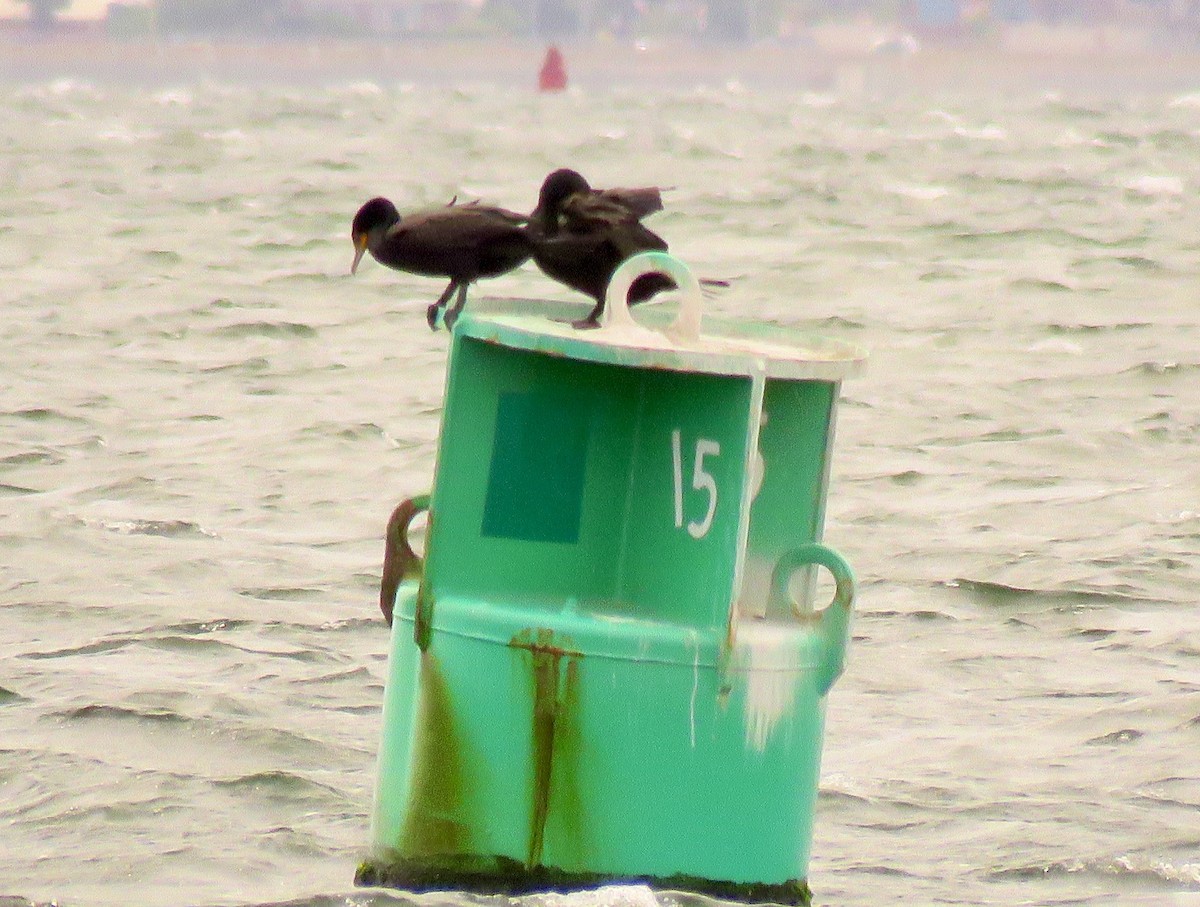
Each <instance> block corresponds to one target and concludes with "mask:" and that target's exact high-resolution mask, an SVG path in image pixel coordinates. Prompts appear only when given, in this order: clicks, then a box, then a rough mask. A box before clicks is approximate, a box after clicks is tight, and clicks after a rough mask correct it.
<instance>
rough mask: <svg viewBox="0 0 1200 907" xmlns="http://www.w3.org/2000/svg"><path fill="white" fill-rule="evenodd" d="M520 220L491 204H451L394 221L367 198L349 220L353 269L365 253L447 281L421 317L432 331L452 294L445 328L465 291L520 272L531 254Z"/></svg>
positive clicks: (381, 202) (390, 211) (387, 209)
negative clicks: (479, 282) (478, 282)
mask: <svg viewBox="0 0 1200 907" xmlns="http://www.w3.org/2000/svg"><path fill="white" fill-rule="evenodd" d="M527 221H528V218H526V217H525V216H524V215H521V214H517V213H516V212H514V211H508V210H505V209H504V208H497V207H494V206H492V205H481V204H477V203H471V204H467V205H458V204H455V203H454V202H453V201H452V202H451V203H450V204H449V205H445V206H444V207H441V208H431V209H428V210H424V211H417V212H414V213H412V214H408V215H406V216H405V217H403V218H401V217H400V212H399V211H397V210H396V206H395V205H393V204H392V203H391V202H390V201H388V200H387V199H386V198H373V199H371V200H370V201H369V202H367V203H366V204H365V205H363V206H362V207H361V208H359V209H358V213H357V214H355V215H354V223H353V224H352V225H351V227H350V238H351V240H352V241H353V242H354V262H353V264H351V265H350V273H351V274H353V273H354V272H355V271H357V270H358V263H359V262H360V261H361V260H362V257H363V254H364V253H366V252H370V253H371V257H372V258H374V259H375V260H376V261H377V262H379V263H380V264H381V265H387V266H388V267H389V268H395V269H396V270H398V271H407V272H409V273H410V274H420V275H423V276H425V277H448V278H449V279H450V285H449V286H447V287H446V291H445V292H444V293H442V295H441V296H439V297H438V300H437V302H435V303H434V304H433V305H431V306H430V307H429V308H428V310H427V311H426V313H425V317H426V320H427V321H428V322H429V327H430V328H432V329H436V328H437V318H438V314H439V313H440V312H441V311H442V310H443V309H445V307H446V303H447V302H449V300H450V297H451V296H453V295H454V293H455V292H456V291H457V293H458V298H457V299H456V300H455V302H454V306H453V307H452V308H450V309H449V310H448V311H446V313H445V318H444V319H443V321H444V324H445V325H446V328H447V329H452V328H453V327H454V322H455V321H456V320H457V319H458V316H459V313H461V312H462V309H463V306H464V305H466V302H467V287H468V286H469V285H470V284H472V283H473V282H475V281H476V280H479V279H481V278H485V277H498V276H500V275H501V274H506V273H508V272H509V271H511V270H513V269H514V268H517V267H520V266H521V265H522V264H524V263H525V262H526V261H528V260H529V257H530V256H531V255H532V254H533V242H532V239H531V237H530V235H529V234H528V232H527V231H526V229H525V224H526V222H527Z"/></svg>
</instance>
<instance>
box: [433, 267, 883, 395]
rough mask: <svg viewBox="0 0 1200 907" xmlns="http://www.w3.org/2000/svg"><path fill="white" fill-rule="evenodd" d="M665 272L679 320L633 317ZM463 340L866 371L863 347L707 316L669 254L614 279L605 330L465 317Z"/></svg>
mask: <svg viewBox="0 0 1200 907" xmlns="http://www.w3.org/2000/svg"><path fill="white" fill-rule="evenodd" d="M651 272H661V273H665V274H667V275H668V276H670V277H672V278H673V279H674V280H675V282H676V283H677V284H678V285H679V287H680V289H681V292H682V301H681V304H680V308H679V313H678V315H677V316H676V317H675V318H674V320H670V321H669V322H668V319H669V315H668V314H667V313H665V312H662V311H652V312H646V313H644V314H639V316H638V321H634V319H633V318H632V317H631V316H630V314H629V307H628V305H627V303H626V302H625V292H626V291H627V290H628V287H629V285H630V284H631V283H632V282H633V281H634V280H635V279H636V278H637V277H638V276H640V275H642V274H646V273H651ZM456 333H460V334H463V335H465V336H468V337H473V338H476V339H479V340H484V341H487V342H490V343H499V344H501V345H503V346H508V347H512V348H514V349H524V350H530V351H532V352H540V353H545V354H546V355H551V356H563V357H567V358H571V359H579V360H582V361H587V362H599V363H607V364H611V365H625V366H631V367H640V368H655V369H663V370H666V371H678V372H700V373H708V374H717V375H747V376H752V375H757V374H762V375H763V376H764V377H773V378H784V379H795V380H805V379H807V380H818V381H840V380H842V379H844V378H848V377H853V376H855V375H857V374H860V373H861V372H862V369H863V366H864V365H865V363H866V358H867V354H866V351H865V350H863V349H862V348H860V347H858V346H856V345H854V344H851V343H847V342H845V341H842V340H836V339H832V338H828V337H821V336H818V335H816V334H812V333H809V332H804V331H797V330H794V329H792V328H787V327H782V326H779V325H772V324H761V323H753V322H746V321H735V320H732V319H715V318H703V319H702V317H701V293H700V288H699V285H698V284H697V282H696V280H695V278H694V277H693V276H692V274H691V271H690V270H689V269H688V268H687V266H686V265H685V264H683V262H681V261H680V260H679V259H677V258H675V257H673V256H671V255H669V254H667V253H665V252H645V253H642V254H640V255H635V256H633V257H632V258H630V259H629V260H627V261H626V262H625V263H624V264H622V265H621V267H620V268H618V269H617V272H616V273H615V274H614V275H613V278H612V281H611V283H610V285H609V292H608V298H607V299H606V301H605V310H604V315H603V317H602V321H601V326H600V328H598V329H595V330H579V329H577V328H575V327H573V326H572V325H570V324H567V323H563V322H560V321H554V320H551V319H549V318H546V317H545V316H543V315H540V314H529V313H514V312H506V313H483V312H477V313H475V314H473V315H470V316H469V317H468V316H464V317H463V318H462V320H461V321H460V322H459V323H458V325H457V327H456Z"/></svg>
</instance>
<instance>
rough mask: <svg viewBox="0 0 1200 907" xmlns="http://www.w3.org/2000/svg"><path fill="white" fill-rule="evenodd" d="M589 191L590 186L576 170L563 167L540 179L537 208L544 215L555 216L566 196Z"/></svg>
mask: <svg viewBox="0 0 1200 907" xmlns="http://www.w3.org/2000/svg"><path fill="white" fill-rule="evenodd" d="M591 191H592V187H591V186H589V185H588V181H587V180H585V179H584V178H583V177H582V176H581V175H580V174H579V172H578V171H576V170H571V169H570V168H569V167H563V168H561V169H559V170H555V171H554V172H553V173H551V174H550V175H549V176H547V177H546V178H545V179H544V180H542V188H541V190H540V191H539V192H538V205H537V206H538V210H539V211H541V212H543V214H544V215H545V216H546V217H549V218H556V217H557V216H558V212H559V210H560V209H561V208H562V204H563V202H565V201H566V200H567V199H568V198H570V197H571V196H572V195H575V194H576V193H577V192H591Z"/></svg>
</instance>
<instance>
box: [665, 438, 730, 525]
mask: <svg viewBox="0 0 1200 907" xmlns="http://www.w3.org/2000/svg"><path fill="white" fill-rule="evenodd" d="M720 453H721V445H720V444H718V443H717V442H716V441H710V440H708V439H707V438H697V439H696V457H695V460H694V461H693V468H692V488H694V489H696V490H697V491H706V492H708V510H706V511H705V513H704V518H703V519H701V520H691V521H689V522H688V524H687V531H688V535H690V536H691V537H692V538H694V539H702V538H704V537H705V536H706V535H708V530H709V529H711V528H712V521H713V516H714V515H716V512H717V483H716V480H715V479H714V478H713V477H712V473H710V472H707V471H706V470H705V469H704V458H705V457H710V456H711V457H716V456H719V455H720ZM671 460H672V463H673V464H674V467H675V528H676V529H682V528H683V436H682V434H681V433H680V431H679V429H678V428H677V429H675V430H674V431H673V432H671Z"/></svg>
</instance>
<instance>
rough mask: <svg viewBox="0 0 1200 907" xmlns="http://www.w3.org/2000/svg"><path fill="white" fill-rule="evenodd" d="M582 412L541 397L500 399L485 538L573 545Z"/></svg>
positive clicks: (584, 437) (585, 419)
mask: <svg viewBox="0 0 1200 907" xmlns="http://www.w3.org/2000/svg"><path fill="white" fill-rule="evenodd" d="M589 422H590V413H589V412H588V407H587V406H586V405H584V404H583V401H581V400H579V399H578V398H566V397H563V396H561V395H552V394H545V393H530V394H525V393H508V394H501V395H500V401H499V407H498V409H497V413H496V434H495V446H494V447H493V448H492V465H491V469H490V470H489V473H488V487H487V499H486V501H485V502H484V505H483V534H484V535H485V536H493V537H500V538H509V539H524V540H526V541H530V542H564V543H567V544H574V543H575V542H577V541H579V518H580V514H581V513H582V511H583V480H584V475H585V473H586V470H587V450H588V424H589Z"/></svg>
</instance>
